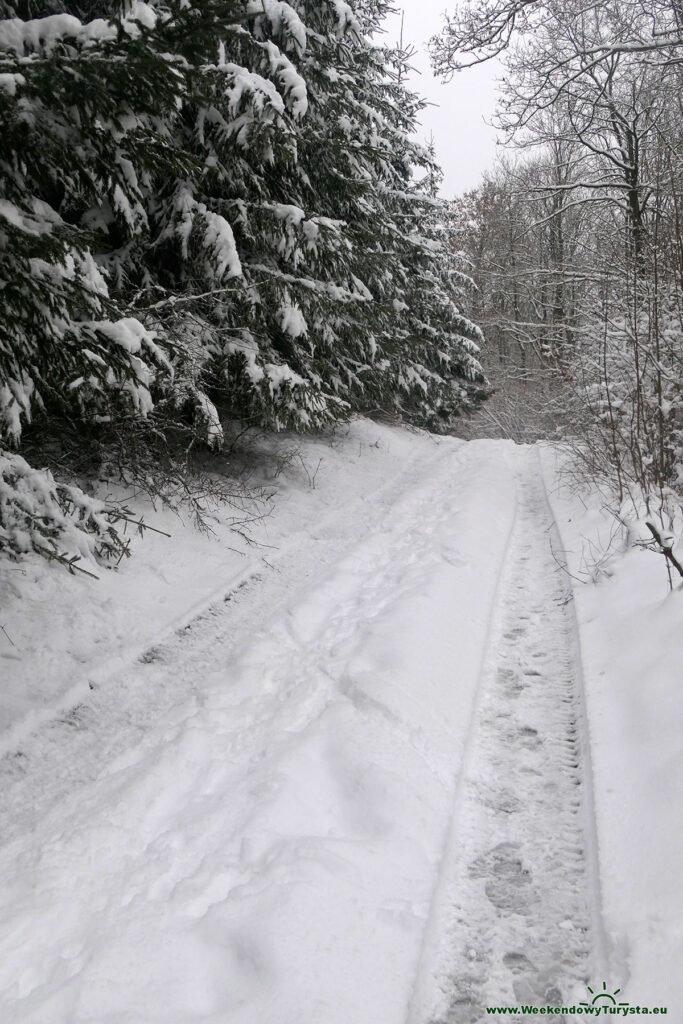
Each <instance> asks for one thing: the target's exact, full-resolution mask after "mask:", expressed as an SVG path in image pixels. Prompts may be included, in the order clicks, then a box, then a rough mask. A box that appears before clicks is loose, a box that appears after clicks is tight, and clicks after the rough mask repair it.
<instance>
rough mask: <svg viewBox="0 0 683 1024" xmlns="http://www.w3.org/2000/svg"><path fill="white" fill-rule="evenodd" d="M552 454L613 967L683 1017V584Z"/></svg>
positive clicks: (634, 989)
mask: <svg viewBox="0 0 683 1024" xmlns="http://www.w3.org/2000/svg"><path fill="white" fill-rule="evenodd" d="M543 456H544V457H543V463H544V471H545V476H546V479H547V480H548V482H549V488H548V489H549V496H550V501H551V504H552V507H553V510H554V512H555V517H556V520H557V523H558V526H559V529H560V533H561V535H562V543H563V547H564V549H565V552H566V559H567V564H568V569H569V571H570V572H571V573H572V574H573V575H574V577H575V578H574V580H572V584H573V590H574V598H575V607H576V613H577V619H578V625H579V630H580V635H581V656H582V663H583V665H582V667H583V674H584V678H585V689H586V700H587V714H588V718H589V722H590V729H591V747H592V751H593V765H594V779H595V783H594V786H595V799H596V812H597V820H598V830H599V840H600V868H601V878H602V890H603V913H604V918H605V924H606V927H607V930H608V933H609V939H610V945H611V956H612V966H613V971H614V973H615V974H617V973H618V974H619V975H620V976H621V978H622V980H623V981H624V990H625V991H626V992H627V994H630V995H631V996H632V1001H633V1002H634V1003H637V1002H640V1003H642V1004H644V1005H650V1006H652V1005H655V1004H656V1005H667V1004H668V1007H669V1018H671V1016H672V1015H673V1019H674V1020H678V1019H679V1018H680V1019H683V983H682V981H681V974H680V966H681V963H683V867H682V866H683V815H682V811H681V808H682V807H683V686H682V685H681V683H682V681H683V632H682V631H681V617H682V615H683V591H681V589H680V587H679V589H677V590H675V591H674V592H673V593H670V592H669V588H668V582H667V576H666V570H665V567H664V560H663V558H662V557H661V556H659V555H656V554H654V553H652V552H649V551H644V550H638V549H631V550H630V551H628V552H627V553H625V554H624V553H623V538H621V537H620V534H619V531H617V530H616V528H615V522H614V519H613V518H612V517H611V516H610V515H609V514H608V513H607V512H605V511H604V509H603V508H602V501H601V499H600V497H599V496H598V495H597V494H595V495H592V496H585V495H584V496H582V498H581V500H579V499H578V498H577V496H576V494H575V493H573V492H572V489H571V488H570V487H569V486H568V485H567V483H566V482H563V478H562V476H561V474H560V479H558V471H561V469H562V465H563V463H562V459H561V458H559V457H558V456H557V454H556V452H555V451H553V450H552V449H544V452H543ZM678 550H680V546H679V548H678ZM599 556H603V557H602V565H601V566H600V565H596V561H598V560H599ZM591 567H592V572H593V575H594V576H597V582H596V583H590V582H586V581H587V580H588V579H589V574H588V572H587V570H589V569H591Z"/></svg>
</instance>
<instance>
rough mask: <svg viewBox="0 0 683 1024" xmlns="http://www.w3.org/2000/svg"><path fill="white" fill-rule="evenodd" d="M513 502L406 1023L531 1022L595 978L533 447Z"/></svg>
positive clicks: (572, 642) (563, 651)
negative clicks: (509, 1011) (499, 1013)
mask: <svg viewBox="0 0 683 1024" xmlns="http://www.w3.org/2000/svg"><path fill="white" fill-rule="evenodd" d="M518 494H519V505H518V513H517V519H516V523H515V526H514V529H513V532H512V535H511V537H510V542H509V546H508V550H507V553H506V557H505V563H504V566H503V571H502V574H501V578H500V582H499V590H498V595H497V599H496V605H495V609H494V615H493V618H492V623H491V629H490V634H489V642H488V645H487V651H486V654H485V658H484V664H483V671H482V674H481V681H480V690H479V694H478V698H477V706H476V711H475V714H474V717H473V721H472V727H471V730H470V733H469V735H468V739H467V745H466V751H465V758H464V763H463V766H462V769H461V775H460V778H459V781H458V786H457V790H456V799H455V807H454V814H453V819H452V822H451V830H450V837H449V841H448V844H447V848H446V851H445V855H444V859H443V862H442V869H441V875H440V878H439V883H438V885H437V888H436V890H435V896H434V900H433V905H432V914H431V917H430V922H429V925H428V929H427V933H426V942H425V946H424V949H423V956H422V962H421V967H420V971H419V973H418V977H417V979H416V987H415V992H414V996H413V1001H412V1008H411V1012H410V1014H409V1018H408V1019H409V1022H410V1024H478V1022H479V1021H482V1020H484V1019H489V1020H490V1019H491V1015H490V1012H489V1013H487V1007H496V1006H501V1007H502V1006H508V1007H513V1006H518V1007H520V1012H519V1013H518V1014H517V1015H515V1016H514V1018H512V1019H515V1020H520V1021H521V1020H525V1021H526V1020H532V1019H536V1015H534V1014H529V1015H526V1014H524V1013H522V1012H521V1007H522V1006H523V1005H524V1004H528V1005H533V1006H535V1007H540V1006H546V1007H547V1006H552V1007H556V1006H560V1007H561V1006H563V1005H564V1006H569V1005H570V1004H572V1002H573V1001H574V1000H576V1003H577V1004H578V1003H579V1002H580V1000H585V998H586V987H587V985H590V983H591V980H593V981H594V980H595V979H596V978H597V976H598V974H600V973H601V969H602V968H601V964H602V961H603V949H604V937H603V926H602V922H601V917H600V902H601V901H600V886H599V870H598V862H597V841H596V830H595V819H594V812H593V797H592V778H591V763H590V748H589V742H588V734H587V723H586V719H585V707H584V696H583V691H582V680H581V669H580V652H579V649H578V637H577V626H576V621H575V615H574V610H573V599H572V592H571V586H570V579H569V577H568V575H567V574H566V571H565V570H564V568H563V566H562V551H561V546H560V539H559V536H558V534H557V529H556V526H555V523H554V522H553V517H552V512H551V509H550V506H549V503H548V500H547V494H546V491H545V485H544V482H543V479H542V476H541V474H540V472H538V465H537V459H536V457H535V453H533V452H530V453H529V459H528V461H527V464H526V466H525V467H523V468H522V470H521V473H520V487H519V492H518ZM588 998H589V999H590V996H589V997H588ZM508 1019H510V1017H508Z"/></svg>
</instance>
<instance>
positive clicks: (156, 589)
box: [0, 420, 683, 1024]
mask: <svg viewBox="0 0 683 1024" xmlns="http://www.w3.org/2000/svg"><path fill="white" fill-rule="evenodd" d="M252 460H253V464H254V466H255V467H256V469H255V471H254V481H255V482H259V481H260V482H262V483H264V484H265V485H266V486H267V487H268V488H269V489H272V490H273V491H275V493H276V498H275V501H274V504H273V509H272V514H271V515H270V516H268V517H267V518H265V519H263V520H259V521H258V522H256V523H254V524H253V525H252V527H251V528H250V532H251V536H252V539H253V540H255V541H257V542H259V544H260V546H259V545H258V544H257V545H253V544H249V543H248V541H247V540H246V539H245V538H244V537H242V536H241V535H239V534H236V533H234V532H230V530H229V524H228V522H227V514H226V512H223V513H221V514H218V515H217V519H216V521H215V523H214V526H215V535H214V536H213V537H211V536H205V535H202V534H199V533H197V532H196V531H193V530H192V529H191V528H189V527H188V526H186V525H183V524H182V523H181V522H179V521H176V520H174V518H173V516H172V515H171V514H170V513H169V512H163V513H162V512H158V513H156V514H155V513H154V512H153V511H152V510H150V509H144V508H143V507H142V506H140V505H139V506H138V510H139V511H142V512H144V513H145V517H146V518H147V519H148V520H149V521H150V523H152V524H153V525H155V526H157V527H160V528H161V529H166V530H168V531H170V532H172V533H173V540H172V541H171V540H168V539H167V538H165V537H163V536H161V535H151V536H149V537H147V538H146V539H144V540H138V541H137V542H135V543H134V547H135V549H136V553H135V556H134V558H133V559H131V560H129V561H127V562H126V563H124V564H122V565H121V566H120V567H119V568H118V569H117V570H116V571H111V572H105V573H104V574H103V576H102V578H101V579H100V581H99V582H95V581H93V580H87V579H82V578H78V577H68V576H66V575H65V574H64V573H63V572H61V571H59V570H57V569H56V568H51V567H50V566H47V565H45V564H44V563H43V562H41V561H40V560H39V559H37V558H33V557H31V556H29V558H28V559H27V561H25V562H24V563H22V567H21V569H19V566H18V565H11V564H10V565H8V564H4V565H3V567H2V570H1V571H2V576H0V604H1V607H2V609H3V611H2V615H1V616H0V625H2V627H3V629H4V632H0V655H1V656H2V661H1V662H0V664H2V665H3V668H4V672H3V705H2V710H3V720H2V727H3V730H4V731H3V738H2V743H3V745H4V750H6V751H7V752H8V756H7V757H6V758H5V759H4V760H3V761H2V764H1V766H0V768H1V770H2V774H3V786H2V787H1V788H0V832H1V833H2V835H3V842H2V844H1V845H0V872H1V873H2V877H3V879H4V882H5V885H4V887H3V892H2V895H0V920H1V921H2V922H3V923H2V925H1V926H0V1018H1V1019H2V1020H3V1021H4V1020H7V1021H8V1022H15V1021H16V1022H19V1021H21V1024H86V1022H87V1024H94V1022H97V1024H106V1022H108V1021H111V1022H112V1024H155V1022H156V1021H159V1022H160V1024H161V1022H163V1024H190V1022H192V1021H201V1022H203V1024H212V1022H216V1024H219V1022H220V1024H226V1022H228V1021H229V1022H230V1024H294V1022H297V1024H321V1022H324V1024H349V1022H351V1021H353V1022H354V1024H405V1022H406V1021H407V1020H410V1021H411V1024H427V1021H428V1020H436V1019H439V1020H441V1019H443V1020H445V1019H448V1020H453V1021H454V1022H458V1024H460V1022H464V1021H465V1020H473V1019H475V1018H473V1017H472V1016H470V1017H467V1016H466V1015H463V1014H466V1013H467V1012H469V1011H467V1007H465V1009H464V1010H463V1002H462V999H463V993H465V994H467V993H470V995H471V997H472V999H474V994H473V993H475V990H477V986H478V985H479V986H480V987H481V986H483V988H482V991H483V992H484V993H488V994H492V993H494V992H498V991H508V990H509V994H510V998H512V997H513V996H516V995H518V994H520V993H522V994H524V993H526V992H530V993H531V996H532V997H533V998H534V999H543V998H545V997H547V998H551V993H552V992H553V991H556V990H560V989H561V990H562V994H563V995H564V994H565V992H567V991H569V988H568V986H569V981H571V983H572V985H574V990H573V991H575V986H576V984H577V983H578V984H579V985H582V984H583V981H584V980H585V981H586V983H587V984H590V983H591V981H593V982H597V984H598V985H599V984H600V983H601V982H602V981H603V978H604V979H605V980H606V981H607V984H608V985H610V986H613V987H617V986H619V985H621V986H622V988H623V990H624V992H625V994H626V996H627V998H629V999H630V1000H631V1002H632V1003H634V1004H635V1003H636V1002H640V1003H641V1004H642V1003H648V1002H649V1003H650V1004H651V1005H658V1006H659V1005H664V1004H667V1003H668V1004H669V1007H670V1011H669V1012H670V1016H671V1015H672V1014H675V1007H676V1005H677V1003H676V1000H677V999H678V1000H679V1001H680V997H681V996H682V995H683V988H682V987H681V984H680V981H679V976H678V972H677V970H676V965H677V964H678V963H680V960H681V955H682V953H683V949H682V942H681V927H680V921H681V920H683V906H682V905H681V903H682V902H683V897H682V896H681V895H680V892H681V890H682V889H683V887H681V886H680V885H679V884H677V882H678V879H679V878H680V867H679V865H680V864H681V863H683V856H682V855H683V850H682V849H681V845H682V843H681V836H680V835H679V834H678V833H679V832H680V829H679V828H678V827H677V821H676V817H675V814H674V813H672V812H673V811H674V810H675V808H676V807H677V806H680V803H681V794H682V791H683V768H682V762H683V759H681V757H680V753H681V739H680V733H681V730H680V721H681V700H682V698H681V695H680V686H679V684H678V679H677V671H678V666H680V663H681V653H683V652H682V651H681V650H680V644H681V641H680V640H679V639H678V637H679V635H680V630H679V629H678V622H679V621H680V593H674V594H673V595H669V596H667V594H666V591H665V588H664V586H663V582H664V579H665V577H664V574H663V570H662V566H661V564H660V561H662V560H661V559H660V560H658V559H657V558H656V557H655V556H654V555H652V554H650V553H647V552H642V551H639V552H638V551H636V552H631V553H629V554H628V555H626V557H624V558H618V559H616V560H615V562H614V566H613V575H612V576H610V577H609V578H603V579H601V580H600V582H598V583H597V584H593V583H589V584H587V585H585V586H584V585H579V584H578V583H577V584H576V586H575V587H574V588H573V589H574V596H575V604H576V613H575V610H574V603H572V601H571V593H570V588H571V587H572V586H573V583H572V580H571V578H570V577H569V576H568V575H566V573H564V572H563V571H562V569H561V568H560V567H559V566H558V564H557V562H558V561H559V562H562V560H563V558H564V557H565V556H564V555H563V552H562V550H561V547H562V545H564V546H565V547H566V548H567V555H566V557H567V558H568V559H569V562H570V568H571V567H572V565H573V566H574V567H575V568H576V567H578V565H579V556H580V551H581V545H582V544H588V543H595V541H596V538H597V536H598V533H600V531H601V530H604V528H605V527H604V523H603V520H602V519H601V517H600V514H599V509H598V508H597V507H596V504H595V503H593V504H591V502H590V501H587V502H584V503H582V501H581V500H579V499H578V498H577V497H576V496H574V495H570V494H565V493H563V492H561V491H559V490H558V489H557V481H556V477H555V473H556V467H555V462H554V456H553V453H552V452H550V451H547V452H545V453H544V461H543V473H541V468H540V463H539V460H538V456H537V452H536V451H535V450H533V449H529V448H524V447H520V446H515V445H514V444H512V443H511V442H501V441H473V442H462V441H459V440H457V439H454V438H439V439H436V438H434V437H431V436H429V435H426V434H424V433H420V432H408V431H404V430H401V429H398V428H393V427H389V426H384V425H378V424H374V423H371V422H368V421H362V420H357V421H354V422H352V423H351V425H350V426H349V427H348V429H346V430H345V431H338V432H337V433H336V434H335V435H333V436H331V437H327V438H325V437H321V438H310V437H309V438H293V437H288V436H285V437H283V438H280V439H270V440H266V439H263V440H260V441H259V442H258V443H257V444H256V446H255V448H254V451H253V453H252ZM544 479H545V483H546V486H547V490H548V492H549V495H550V502H551V505H552V508H553V509H554V512H555V517H556V521H557V526H556V525H555V524H554V523H553V519H552V515H551V511H550V507H549V506H548V504H547V503H546V498H545V493H546V492H545V488H544V484H543V480H544ZM558 527H559V531H560V533H561V535H562V538H563V539H562V541H560V536H559V534H558ZM582 538H585V539H584V540H582ZM610 565H611V563H610ZM610 571H612V569H611V570H610ZM546 610H547V611H546ZM577 623H578V632H577ZM531 659H535V661H533V662H532V661H531ZM584 690H585V696H586V703H585V706H584V703H583V702H584V697H583V694H584ZM563 694H564V696H563ZM551 726H552V729H551ZM552 730H554V731H552ZM517 771H520V774H519V776H518V777H517V776H516V774H515V773H516V772H517ZM522 771H523V773H522ZM596 829H597V831H596ZM482 844H483V845H482ZM506 844H507V845H506ZM510 851H513V852H512V853H511V852H510ZM564 857H566V858H573V859H572V860H571V863H572V865H575V866H574V867H572V869H571V871H570V869H569V866H567V867H566V870H565V865H564V862H563V859H562V858H564ZM518 861H519V864H520V865H523V866H524V872H526V874H523V873H520V872H521V871H522V869H521V867H520V868H519V870H518V869H517V868H516V867H515V865H517V864H518ZM568 864H569V861H567V865H568ZM515 871H517V874H515ZM522 882H523V883H524V884H523V885H522V884H521V883H522ZM570 883H571V884H570ZM600 893H602V898H601V896H600ZM591 914H592V915H593V917H592V919H591V921H589V920H588V918H589V917H590V916H591ZM467 929H469V931H467ZM603 931H604V935H603V934H602V932H603ZM463 935H464V936H466V937H467V941H466V943H465V947H466V948H465V947H463V946H462V936H463ZM459 936H460V938H459ZM563 936H564V938H563ZM546 940H547V941H546ZM525 942H528V944H529V945H528V948H527V947H525V946H524V943H525ZM589 947H590V948H589ZM593 947H595V948H594V949H593ZM525 948H527V952H528V954H529V960H534V961H535V963H536V966H534V965H533V964H531V965H530V966H529V969H528V970H526V969H525V968H524V967H523V960H524V957H523V955H522V953H523V951H524V949H525ZM532 949H533V953H532ZM557 950H560V951H564V952H563V954H562V955H563V956H564V958H565V959H564V960H563V961H562V962H563V964H564V967H565V969H566V972H567V977H568V981H567V985H566V986H565V985H564V981H563V980H562V979H561V978H556V977H555V976H554V975H553V973H552V968H553V965H554V968H555V969H557V956H558V953H557ZM601 956H602V959H601ZM463 957H464V959H463ZM543 957H545V958H546V959H548V958H550V959H551V960H552V958H553V957H555V960H554V961H553V963H551V964H550V967H547V966H546V965H543V964H541V963H540V961H541V960H542V959H543ZM571 958H573V959H571ZM509 964H512V965H513V966H512V967H509ZM520 964H522V967H520ZM525 970H526V973H525ZM603 970H604V972H605V973H604V975H603V974H602V973H600V976H599V977H598V973H599V972H602V971H603ZM477 972H479V973H478V974H477ZM477 978H478V979H479V980H477ZM482 979H483V980H482ZM434 986H436V989H435V988H434ZM506 986H507V988H506ZM477 991H478V990H477ZM584 991H585V990H584ZM477 998H479V996H478V997H477ZM482 998H483V997H482ZM553 998H554V997H553ZM444 1000H445V1003H444ZM477 1005H478V1006H481V1002H478V1003H477ZM444 1007H445V1009H444ZM430 1009H435V1012H436V1010H438V1012H440V1013H441V1016H434V1015H432V1016H430V1015H429V1011H430ZM446 1014H447V1016H446ZM476 1019H478V1018H476Z"/></svg>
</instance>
